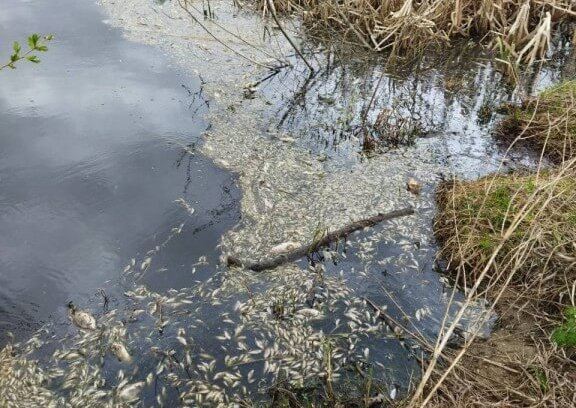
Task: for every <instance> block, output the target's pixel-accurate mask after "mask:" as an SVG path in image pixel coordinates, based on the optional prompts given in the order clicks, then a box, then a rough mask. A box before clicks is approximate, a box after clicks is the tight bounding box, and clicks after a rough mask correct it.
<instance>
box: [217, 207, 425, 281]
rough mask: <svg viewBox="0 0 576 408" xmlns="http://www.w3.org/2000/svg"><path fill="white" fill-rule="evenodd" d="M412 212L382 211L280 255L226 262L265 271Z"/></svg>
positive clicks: (406, 209)
mask: <svg viewBox="0 0 576 408" xmlns="http://www.w3.org/2000/svg"><path fill="white" fill-rule="evenodd" d="M412 214H414V209H413V208H412V207H407V208H403V209H401V210H395V211H391V212H388V213H384V214H382V213H381V214H378V215H375V216H373V217H370V218H366V219H364V220H360V221H355V222H352V223H351V224H348V225H346V226H345V227H343V228H340V229H338V230H336V231H333V232H329V233H327V234H326V235H324V236H323V237H322V238H320V239H319V240H316V241H314V242H312V243H310V244H306V245H302V246H299V247H297V248H295V249H292V250H290V251H288V252H286V253H283V254H281V255H278V256H274V257H271V258H268V259H264V260H261V261H257V262H253V263H244V262H242V261H241V260H240V259H238V258H236V257H233V256H228V257H227V258H226V264H227V265H228V266H239V267H243V268H246V269H251V270H253V271H256V272H260V271H265V270H268V269H274V268H276V267H278V266H280V265H283V264H285V263H288V262H293V261H295V260H297V259H300V258H303V257H305V256H306V255H308V254H311V253H313V252H314V251H316V250H317V249H318V248H321V247H325V246H327V245H329V244H330V243H332V242H335V241H338V240H339V239H341V238H344V237H346V236H348V235H350V234H351V233H353V232H354V231H358V230H360V229H363V228H366V227H372V226H374V225H376V224H379V223H381V222H383V221H388V220H391V219H394V218H398V217H404V216H407V215H412Z"/></svg>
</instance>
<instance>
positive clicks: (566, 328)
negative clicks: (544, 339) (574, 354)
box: [552, 307, 576, 347]
mask: <svg viewBox="0 0 576 408" xmlns="http://www.w3.org/2000/svg"><path fill="white" fill-rule="evenodd" d="M552 341H554V343H556V344H557V345H558V346H560V347H576V307H569V308H567V309H566V310H565V312H564V323H562V325H561V326H560V327H558V328H557V329H556V330H554V332H552Z"/></svg>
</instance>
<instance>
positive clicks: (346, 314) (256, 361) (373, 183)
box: [0, 1, 485, 407]
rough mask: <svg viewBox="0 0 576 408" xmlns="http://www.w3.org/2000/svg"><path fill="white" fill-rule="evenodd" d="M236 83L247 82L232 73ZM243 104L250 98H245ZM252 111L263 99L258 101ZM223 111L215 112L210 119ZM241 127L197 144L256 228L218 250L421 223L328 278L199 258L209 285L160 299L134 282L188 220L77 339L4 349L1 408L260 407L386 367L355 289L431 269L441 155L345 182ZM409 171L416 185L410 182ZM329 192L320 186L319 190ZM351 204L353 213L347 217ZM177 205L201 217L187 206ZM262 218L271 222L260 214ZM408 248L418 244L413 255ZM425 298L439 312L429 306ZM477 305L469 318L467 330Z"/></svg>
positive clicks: (77, 313)
mask: <svg viewBox="0 0 576 408" xmlns="http://www.w3.org/2000/svg"><path fill="white" fill-rule="evenodd" d="M104 3H105V5H106V6H107V7H109V8H111V9H112V10H114V11H118V10H121V11H122V15H123V18H125V21H128V22H129V21H131V18H133V17H131V14H135V15H137V16H138V19H141V20H142V21H145V20H146V19H152V20H154V19H158V18H162V16H161V15H160V14H159V13H156V14H157V15H156V14H154V13H151V14H146V13H147V12H146V11H142V8H141V7H140V5H139V4H137V3H134V2H128V3H129V4H128V5H126V4H124V5H116V4H115V2H108V1H104ZM129 6H131V7H133V8H132V9H131V8H129ZM116 7H125V9H118V8H116ZM166 7H173V5H170V4H168V5H166ZM169 11H170V12H171V13H172V12H173V13H176V12H177V11H176V9H170V10H169ZM164 23H166V21H164ZM168 23H170V24H180V22H177V21H171V20H168ZM147 24H148V25H150V26H154V24H153V23H147ZM182 24H184V23H182ZM128 25H129V24H128ZM178 29H180V28H178ZM137 39H138V38H137ZM147 41H150V42H154V43H156V42H158V41H160V40H159V39H154V41H152V40H150V39H147ZM170 41H171V44H170V46H169V48H170V49H174V53H175V55H177V56H178V53H179V52H181V55H182V56H183V55H184V54H185V53H187V52H188V48H179V47H180V45H178V43H177V42H176V40H174V38H172V37H170ZM212 51H213V52H214V50H212ZM214 58H216V57H214ZM223 64H227V65H229V64H230V63H229V62H223ZM223 66H226V65H223ZM209 71H218V70H214V69H213V66H210V67H208V69H207V71H206V72H202V74H203V75H204V76H205V77H207V78H209V79H210V75H215V72H209ZM219 72H220V71H218V75H219ZM244 74H245V72H242V75H244ZM482 75H485V72H483V71H481V70H480V71H479V72H478V76H479V77H480V76H482ZM228 80H230V81H231V82H234V81H236V82H239V81H237V75H236V76H234V73H230V75H229V78H228ZM227 88H229V89H231V90H232V91H233V90H234V89H235V88H234V87H233V86H229V84H220V87H219V88H216V89H217V91H214V90H212V91H213V92H212V93H213V95H214V99H216V100H217V101H218V102H220V105H221V106H222V107H223V108H222V110H225V109H226V107H227V103H228V102H229V100H228V99H226V98H227V96H226V94H225V92H226V89H227ZM238 95H239V96H238ZM238 95H237V96H238V97H239V98H240V99H243V95H242V92H238ZM228 97H229V96H228ZM223 101H224V102H226V103H223ZM324 102H325V101H324ZM254 103H259V98H256V99H255V100H254ZM330 106H331V105H330ZM220 114H222V112H221V111H219V110H218V109H217V108H215V113H214V115H220ZM247 115H248V116H249V114H247ZM245 116H246V115H245ZM253 116H254V115H253ZM237 119H238V120H237V121H235V123H234V125H232V124H231V123H230V117H229V116H226V115H224V114H222V115H221V118H220V119H218V120H215V121H214V124H213V128H214V130H213V131H212V135H213V138H212V139H208V140H207V144H206V146H205V147H204V148H203V152H204V153H206V154H208V155H209V156H210V157H212V158H213V159H214V160H215V161H217V162H218V163H220V165H222V166H223V167H226V168H231V169H233V170H237V171H241V181H240V182H241V184H242V187H243V192H244V193H245V194H244V198H243V200H244V205H243V218H245V219H247V220H252V221H253V222H254V224H247V225H245V226H244V228H243V229H236V230H235V231H232V232H231V233H230V234H227V236H226V237H225V239H224V243H223V248H225V249H230V248H238V250H239V251H240V252H244V253H246V254H248V255H253V253H251V251H253V252H255V253H256V254H257V255H258V256H260V255H261V254H270V253H272V254H282V253H285V252H287V251H290V250H293V249H294V248H297V247H298V246H299V245H300V244H299V242H307V241H308V240H309V239H310V237H311V236H312V235H313V232H314V231H316V230H318V228H320V227H328V226H330V227H333V228H336V227H338V226H341V224H342V223H345V222H347V221H349V220H350V219H351V218H356V219H358V218H362V217H361V215H366V214H368V215H372V213H373V211H374V208H376V207H378V208H379V209H381V208H380V207H381V206H382V204H383V202H382V200H384V201H386V203H385V205H384V207H385V208H383V209H387V208H388V207H390V208H394V207H395V206H398V205H400V204H404V203H405V202H406V201H410V202H411V203H412V204H413V206H414V207H415V209H416V213H417V215H416V216H413V217H408V218H406V219H401V220H394V221H391V222H389V223H387V224H386V228H384V229H377V230H375V231H373V232H372V233H370V234H369V235H368V236H363V237H359V238H358V239H357V241H356V242H354V243H353V244H351V243H349V244H347V245H354V249H355V251H356V256H357V257H358V258H359V259H360V261H361V262H360V265H359V266H358V269H354V270H347V271H343V270H342V271H339V272H338V273H334V272H328V271H326V270H325V269H324V267H323V266H322V265H317V266H316V267H314V268H308V269H306V268H299V267H297V266H295V265H285V266H282V267H280V268H277V269H276V270H274V271H270V272H266V273H265V274H254V273H251V272H248V271H244V270H241V269H232V270H220V269H219V267H218V266H217V265H208V264H207V262H206V259H205V258H201V259H199V261H198V262H197V263H196V264H195V265H193V269H192V272H193V273H194V272H195V271H196V269H197V268H211V269H212V270H213V275H212V277H211V278H210V279H207V280H206V281H203V282H198V283H197V284H196V285H193V286H191V287H189V288H184V289H180V290H174V289H172V290H169V291H167V292H166V293H155V292H152V291H150V290H149V289H147V288H146V287H145V286H142V285H140V284H139V280H140V279H141V277H142V276H143V275H144V274H145V273H154V271H155V269H154V268H155V267H154V256H155V255H156V254H158V253H159V252H160V251H162V249H163V248H164V247H165V246H166V245H168V244H169V243H170V241H171V240H172V239H175V238H176V237H177V236H178V235H179V234H180V232H181V231H182V228H183V225H179V226H176V227H175V228H174V229H173V230H172V231H171V233H170V235H169V236H168V237H167V238H166V239H165V240H164V241H163V242H161V243H159V244H158V245H157V246H156V247H154V248H153V249H151V250H150V251H149V252H148V253H147V254H145V255H144V256H143V257H142V259H139V260H137V259H135V258H134V259H131V260H130V261H129V262H128V264H127V265H126V268H125V269H124V274H125V275H126V276H131V277H132V278H133V281H134V287H133V288H132V289H130V290H127V291H126V292H125V293H124V298H125V299H124V300H125V304H124V305H123V306H122V307H119V308H117V309H115V310H112V311H108V312H106V313H104V314H96V313H95V312H94V311H90V310H86V309H72V308H71V309H70V319H71V322H72V324H73V325H74V327H75V330H73V331H71V332H70V333H65V334H64V335H63V334H62V333H58V332H54V331H53V330H50V328H46V329H44V330H41V331H39V332H38V333H37V334H36V335H34V336H33V337H32V338H31V339H29V340H28V341H26V342H24V343H22V344H18V345H9V346H7V347H5V348H4V349H3V350H1V351H0V401H1V402H2V404H0V405H3V406H4V405H6V406H7V407H12V406H13V407H19V406H22V405H21V404H22V403H23V402H25V404H28V406H46V407H74V406H82V407H124V406H134V405H138V404H140V403H142V401H146V405H153V404H156V405H158V406H172V405H174V403H175V402H178V404H180V405H184V406H223V407H224V406H238V405H239V404H240V403H242V402H247V401H258V400H259V399H263V400H265V399H266V398H267V396H268V394H267V392H268V390H269V389H270V387H272V386H274V384H276V383H277V382H279V381H287V382H288V383H289V384H290V385H291V386H294V387H299V386H302V385H304V384H306V383H308V382H310V381H313V380H315V379H323V380H326V379H327V378H328V377H329V378H330V381H334V382H338V381H339V380H340V379H341V378H343V377H344V376H345V375H346V373H347V372H348V371H347V370H348V369H349V368H350V367H358V366H360V367H374V368H376V369H379V370H381V372H385V371H386V369H387V368H388V367H387V364H386V361H383V360H378V359H375V358H374V357H373V355H374V353H373V352H371V351H372V350H371V348H370V346H369V345H368V346H366V344H367V342H366V341H365V340H366V339H374V338H390V339H396V334H395V331H397V328H394V327H389V326H387V325H386V324H385V322H384V321H383V320H382V319H380V317H379V316H378V314H377V313H375V312H374V310H373V309H371V308H370V307H368V306H367V305H366V302H365V301H364V299H363V298H362V293H361V291H360V290H359V288H361V286H360V285H359V283H358V282H359V281H360V280H362V279H364V280H371V279H374V270H378V271H382V270H394V271H396V273H397V274H398V276H401V275H402V274H404V275H406V276H409V275H410V276H417V274H418V273H420V272H421V271H422V270H423V268H424V267H425V266H426V265H424V264H423V262H424V260H425V259H428V257H427V254H426V251H430V249H425V248H430V246H431V243H430V240H431V237H432V234H431V226H430V225H429V219H430V208H431V203H432V200H433V197H432V196H431V194H430V193H428V192H426V191H422V186H423V185H433V184H434V183H436V182H437V179H436V176H435V174H437V173H438V172H440V171H441V170H445V169H444V167H442V166H441V165H437V164H436V156H434V154H429V153H430V151H434V150H435V148H430V146H424V147H423V148H422V149H421V150H420V151H419V152H418V154H421V156H422V157H420V158H419V161H418V163H415V162H414V160H413V158H412V157H409V156H408V157H407V156H406V155H405V154H404V152H400V153H398V154H397V155H396V156H394V158H393V160H391V162H393V163H395V164H394V165H388V164H385V163H383V162H382V161H379V159H375V160H373V161H371V162H368V163H366V164H364V165H363V167H362V166H361V167H360V168H359V169H355V170H354V171H356V173H354V174H353V175H352V176H350V179H346V178H342V175H340V176H338V175H336V176H334V175H331V174H330V172H328V171H326V167H325V166H324V161H323V160H313V159H312V158H309V157H306V156H304V155H302V152H300V151H296V149H295V147H294V146H293V145H292V143H287V142H286V140H287V139H286V136H285V135H276V136H278V141H279V144H278V145H275V144H271V143H270V142H268V141H260V140H256V141H254V142H252V141H251V140H252V139H258V138H255V137H254V135H253V129H255V128H258V126H257V125H256V123H257V122H254V121H253V120H254V118H253V117H244V118H243V119H242V118H237ZM234 126H235V127H234ZM282 139H283V140H282ZM247 140H250V142H249V143H248V142H247ZM290 142H292V140H290ZM219 144H220V145H219ZM442 152H444V151H443V150H442ZM232 153H233V154H232ZM412 174H414V178H412V179H408V178H407V177H408V176H409V175H412ZM295 175H296V176H298V177H295ZM339 177H340V178H342V179H340V178H339ZM322 183H326V186H325V188H324V187H322V188H321V190H319V188H320V187H319V186H321V185H322ZM383 186H396V189H397V190H396V191H382V192H381V194H380V195H381V197H380V198H379V199H378V200H376V199H370V197H371V195H374V192H380V190H384V187H383ZM403 186H405V187H403ZM406 190H409V192H407V191H406ZM410 192H411V193H412V194H410ZM404 193H406V194H404ZM346 200H348V202H349V203H353V205H351V206H350V207H349V208H346V211H343V210H342V206H343V205H344V204H345V203H346V202H347V201H346ZM177 204H179V205H180V206H181V207H182V208H183V209H184V210H185V211H187V212H188V213H189V214H190V215H191V216H192V215H193V214H194V209H193V207H192V206H191V205H190V204H189V203H187V202H186V201H184V200H183V199H179V200H177ZM292 205H296V206H297V208H298V209H300V210H302V209H305V210H308V211H310V212H311V214H302V215H301V216H300V217H296V218H295V219H287V218H286V217H281V216H280V215H282V214H292V213H294V207H291V206H292ZM349 209H351V210H350V211H348V210H349ZM264 213H268V214H269V215H267V217H269V218H264V215H262V214H264ZM310 217H312V218H313V219H314V220H321V221H323V222H324V223H328V222H329V221H330V220H336V221H337V223H336V224H337V225H319V224H321V223H311V222H310ZM414 242H419V243H420V244H421V245H422V248H423V249H422V250H420V249H418V250H417V249H415V246H414ZM379 243H386V244H388V245H390V246H393V247H394V248H396V249H397V250H398V253H396V254H394V255H390V256H380V255H379V254H378V251H377V246H378V244H379ZM323 255H324V258H325V259H327V260H329V259H332V258H338V257H339V258H340V259H345V258H346V252H344V251H340V250H338V251H336V252H331V251H330V250H327V251H325V252H324V253H323ZM422 284H426V282H423V283H422ZM441 286H442V285H441ZM402 289H404V287H402ZM448 297H449V294H446V293H444V294H442V295H441V297H440V299H437V300H436V303H434V302H433V300H432V299H422V304H421V305H420V307H418V308H416V309H415V310H410V316H408V318H409V319H413V320H414V321H416V322H423V321H427V322H432V324H433V326H434V328H437V326H438V324H439V321H438V318H437V317H438V316H439V314H438V309H440V310H441V309H442V308H443V307H445V305H446V302H447V299H448ZM428 301H430V303H431V305H428V304H426V302H428ZM432 303H434V304H432ZM81 306H82V305H81ZM456 306H457V304H456ZM385 309H386V307H385V305H382V310H385ZM481 309H482V308H481V307H479V308H478V310H481ZM478 310H471V311H470V316H469V318H470V320H471V321H473V320H474V317H475V314H476V313H478ZM368 344H369V342H368ZM46 353H48V354H46ZM328 367H330V370H328ZM397 395H398V390H397V388H396V387H395V386H392V387H390V388H389V390H388V392H387V393H386V394H382V393H379V394H377V395H375V396H374V397H373V398H374V401H385V400H386V399H395V398H397ZM19 404H20V405H19ZM25 406H26V405H25Z"/></svg>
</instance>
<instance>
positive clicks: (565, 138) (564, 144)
mask: <svg viewBox="0 0 576 408" xmlns="http://www.w3.org/2000/svg"><path fill="white" fill-rule="evenodd" d="M497 135H498V136H499V137H500V138H502V139H504V140H508V141H510V140H513V141H515V140H518V141H519V142H521V143H524V144H529V145H531V146H533V147H536V148H537V149H539V150H540V151H542V153H543V155H545V156H546V157H548V158H550V159H551V160H552V161H554V162H556V163H560V162H562V161H564V160H568V159H570V158H572V157H575V156H576V80H571V81H566V82H563V83H561V84H559V85H556V86H554V87H552V88H549V89H547V90H546V91H544V92H542V93H541V94H540V95H539V96H538V97H537V98H532V99H530V100H528V101H526V102H525V103H524V104H523V105H522V106H520V107H516V108H512V112H511V113H510V114H509V115H508V116H507V118H506V119H505V120H504V121H503V122H502V124H501V125H500V126H499V128H498V129H497Z"/></svg>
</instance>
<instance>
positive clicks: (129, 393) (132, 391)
mask: <svg viewBox="0 0 576 408" xmlns="http://www.w3.org/2000/svg"><path fill="white" fill-rule="evenodd" d="M144 385H146V383H145V382H144V381H140V382H137V383H134V384H128V385H125V386H124V387H122V388H121V389H120V391H119V392H118V397H119V398H120V399H121V400H122V401H124V402H133V401H135V400H136V399H137V398H138V396H139V394H140V391H142V388H143V387H144Z"/></svg>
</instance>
